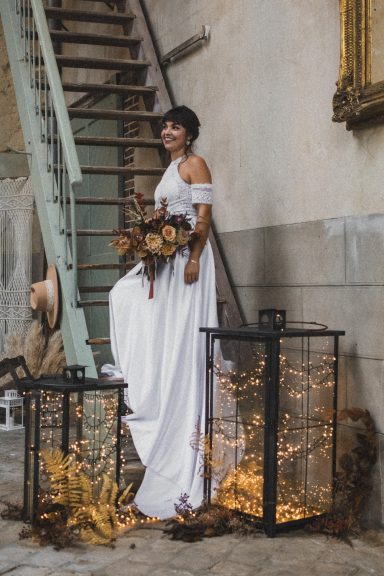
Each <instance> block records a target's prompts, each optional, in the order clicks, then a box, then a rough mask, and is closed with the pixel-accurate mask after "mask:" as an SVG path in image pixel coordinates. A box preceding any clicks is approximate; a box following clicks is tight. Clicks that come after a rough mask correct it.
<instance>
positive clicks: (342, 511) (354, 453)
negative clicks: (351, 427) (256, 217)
mask: <svg viewBox="0 0 384 576" xmlns="http://www.w3.org/2000/svg"><path fill="white" fill-rule="evenodd" d="M337 419H338V422H345V421H347V420H351V421H352V422H354V423H355V424H358V423H361V424H363V426H364V429H361V428H357V429H356V430H355V433H354V436H355V439H354V442H353V447H352V448H350V449H349V450H348V451H346V452H344V453H343V454H342V455H341V456H340V457H339V459H338V468H339V470H338V472H337V474H336V478H335V491H334V501H333V505H332V509H331V511H330V512H329V513H328V514H327V515H326V516H325V517H324V518H322V519H321V520H320V521H319V522H317V523H316V524H315V525H314V529H315V530H319V531H321V532H324V533H326V534H329V535H331V536H336V537H337V538H340V539H343V540H345V541H347V542H349V543H350V540H349V539H350V537H353V536H356V535H357V534H359V532H360V530H361V527H362V514H363V510H364V504H365V503H366V501H367V498H368V497H369V495H370V493H371V491H372V471H373V466H374V465H375V463H376V459H377V439H376V431H375V425H374V422H373V420H372V417H371V415H370V413H369V412H368V410H363V409H362V408H356V407H354V408H350V409H347V410H341V411H340V412H339V413H338V417H337Z"/></svg>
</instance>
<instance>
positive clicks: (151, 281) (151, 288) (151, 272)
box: [148, 264, 155, 300]
mask: <svg viewBox="0 0 384 576" xmlns="http://www.w3.org/2000/svg"><path fill="white" fill-rule="evenodd" d="M148 273H149V294H148V300H151V299H152V298H153V296H154V284H155V265H154V264H150V265H149V270H148Z"/></svg>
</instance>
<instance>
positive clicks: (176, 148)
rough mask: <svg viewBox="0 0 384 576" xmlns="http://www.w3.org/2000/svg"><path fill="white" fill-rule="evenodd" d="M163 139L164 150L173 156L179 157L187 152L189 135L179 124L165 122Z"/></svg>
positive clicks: (162, 133) (162, 132) (162, 131)
mask: <svg viewBox="0 0 384 576" xmlns="http://www.w3.org/2000/svg"><path fill="white" fill-rule="evenodd" d="M161 139H162V141H163V145H164V148H165V149H166V150H167V151H168V152H170V154H171V156H174V157H177V156H180V155H181V154H184V152H185V149H186V147H187V145H186V142H187V139H188V133H187V130H186V128H184V126H182V125H181V124H178V123H177V122H173V121H169V122H164V124H163V128H162V130H161Z"/></svg>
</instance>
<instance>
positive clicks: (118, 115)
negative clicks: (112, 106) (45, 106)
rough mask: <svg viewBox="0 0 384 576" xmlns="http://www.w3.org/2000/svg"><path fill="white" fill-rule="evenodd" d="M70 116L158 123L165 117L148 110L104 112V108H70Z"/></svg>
mask: <svg viewBox="0 0 384 576" xmlns="http://www.w3.org/2000/svg"><path fill="white" fill-rule="evenodd" d="M68 114H69V117H70V118H90V119H94V120H99V119H100V120H127V121H130V120H137V121H139V122H153V121H158V120H160V119H161V118H162V117H163V115H162V114H159V113H158V112H147V111H146V110H136V111H135V110H104V109H103V108H68Z"/></svg>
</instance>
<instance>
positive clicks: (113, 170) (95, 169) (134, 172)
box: [80, 166, 165, 176]
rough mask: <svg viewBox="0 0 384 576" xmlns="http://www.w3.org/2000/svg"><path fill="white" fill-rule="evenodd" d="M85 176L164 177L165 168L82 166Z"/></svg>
mask: <svg viewBox="0 0 384 576" xmlns="http://www.w3.org/2000/svg"><path fill="white" fill-rule="evenodd" d="M80 168H81V171H82V173H83V174H105V175H110V176H162V175H163V174H164V172H165V168H133V167H129V166H80Z"/></svg>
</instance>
